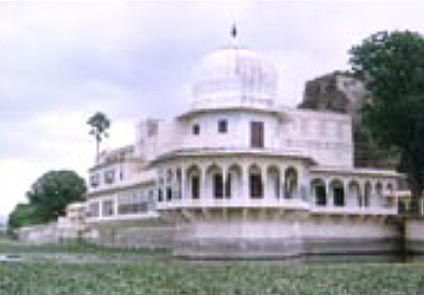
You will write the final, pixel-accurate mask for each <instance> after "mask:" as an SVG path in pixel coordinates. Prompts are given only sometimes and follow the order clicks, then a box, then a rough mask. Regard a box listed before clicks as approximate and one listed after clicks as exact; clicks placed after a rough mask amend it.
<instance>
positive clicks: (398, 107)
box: [350, 31, 424, 200]
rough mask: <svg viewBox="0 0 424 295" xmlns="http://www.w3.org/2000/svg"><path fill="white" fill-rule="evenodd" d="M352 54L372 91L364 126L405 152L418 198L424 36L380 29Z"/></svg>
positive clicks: (422, 181) (423, 157) (422, 166)
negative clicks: (380, 30)
mask: <svg viewBox="0 0 424 295" xmlns="http://www.w3.org/2000/svg"><path fill="white" fill-rule="evenodd" d="M350 54H351V58H350V64H351V65H352V71H353V72H354V73H355V74H356V75H357V76H358V77H359V78H361V79H362V80H363V81H365V83H366V87H367V89H368V90H369V91H370V92H371V94H372V95H371V97H372V99H371V100H370V101H369V102H368V104H367V105H366V107H365V108H364V110H363V119H364V125H365V126H366V127H367V128H368V129H369V131H370V132H371V134H372V136H373V138H374V139H375V140H376V141H377V143H378V144H379V145H380V146H381V147H383V148H386V149H388V150H393V151H395V152H396V153H397V154H398V155H399V156H400V163H399V166H400V167H399V168H400V169H401V170H402V171H404V172H406V174H407V175H408V180H409V185H410V188H411V194H412V196H413V197H414V200H416V199H417V198H418V197H420V196H421V195H422V193H423V189H424V140H423V138H424V116H423V114H424V58H423V56H424V38H423V36H422V35H421V34H419V33H414V32H410V31H404V32H399V31H395V32H391V33H388V32H379V33H376V34H373V35H372V36H370V37H369V38H367V39H365V40H364V41H363V42H362V44H360V45H358V46H355V47H353V48H352V49H351V51H350Z"/></svg>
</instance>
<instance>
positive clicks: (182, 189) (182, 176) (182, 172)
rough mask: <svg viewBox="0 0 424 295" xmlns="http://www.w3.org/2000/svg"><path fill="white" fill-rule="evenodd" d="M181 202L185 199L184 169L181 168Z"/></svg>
mask: <svg viewBox="0 0 424 295" xmlns="http://www.w3.org/2000/svg"><path fill="white" fill-rule="evenodd" d="M180 171H181V192H180V194H181V200H184V199H186V198H187V196H186V192H185V185H186V167H185V166H181V169H180Z"/></svg>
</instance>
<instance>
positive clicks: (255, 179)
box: [249, 174, 263, 199]
mask: <svg viewBox="0 0 424 295" xmlns="http://www.w3.org/2000/svg"><path fill="white" fill-rule="evenodd" d="M249 188H250V196H251V197H252V198H254V199H258V198H262V190H263V188H262V179H261V175H259V174H250V175H249Z"/></svg>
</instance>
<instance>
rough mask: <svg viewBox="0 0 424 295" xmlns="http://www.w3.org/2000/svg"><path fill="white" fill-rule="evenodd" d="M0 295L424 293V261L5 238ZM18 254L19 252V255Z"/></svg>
mask: <svg viewBox="0 0 424 295" xmlns="http://www.w3.org/2000/svg"><path fill="white" fill-rule="evenodd" d="M0 252H1V253H3V254H6V253H7V254H12V258H15V259H16V258H22V260H21V261H12V262H1V261H0V294H14V295H20V294H43V295H49V294H84V295H85V294H87V295H88V294H104V295H108V294H131V295H135V294H149V295H152V294H211V295H212V294H213V295H217V294H244V295H250V294H252V295H253V294H295V295H302V294H305V295H306V294H311V295H315V294H316V295H318V294H323V295H324V294H325V295H331V294H349V295H354V294H358V295H359V294H361V295H366V294H424V263H375V264H372V263H366V264H364V263H345V264H341V263H333V264H329V263H325V264H324V263H319V264H318V263H315V264H302V263H287V262H286V263H281V262H273V263H271V262H266V263H265V262H244V263H240V262H239V263H234V262H220V263H210V262H208V263H197V262H196V263H195V262H183V261H177V260H174V259H171V258H170V257H169V255H168V254H167V253H163V252H162V253H161V252H155V251H147V250H137V251H132V250H108V249H102V248H98V247H93V246H88V245H83V246H70V247H59V246H30V247H29V246H27V245H23V244H21V243H17V242H11V241H6V240H0ZM19 256H20V257H19Z"/></svg>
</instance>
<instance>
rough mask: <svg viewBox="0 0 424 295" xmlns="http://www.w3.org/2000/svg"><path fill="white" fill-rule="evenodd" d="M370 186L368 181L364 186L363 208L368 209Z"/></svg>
mask: <svg viewBox="0 0 424 295" xmlns="http://www.w3.org/2000/svg"><path fill="white" fill-rule="evenodd" d="M371 192H372V186H371V183H370V182H369V181H367V182H366V183H365V185H364V207H369V206H370V202H371Z"/></svg>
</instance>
